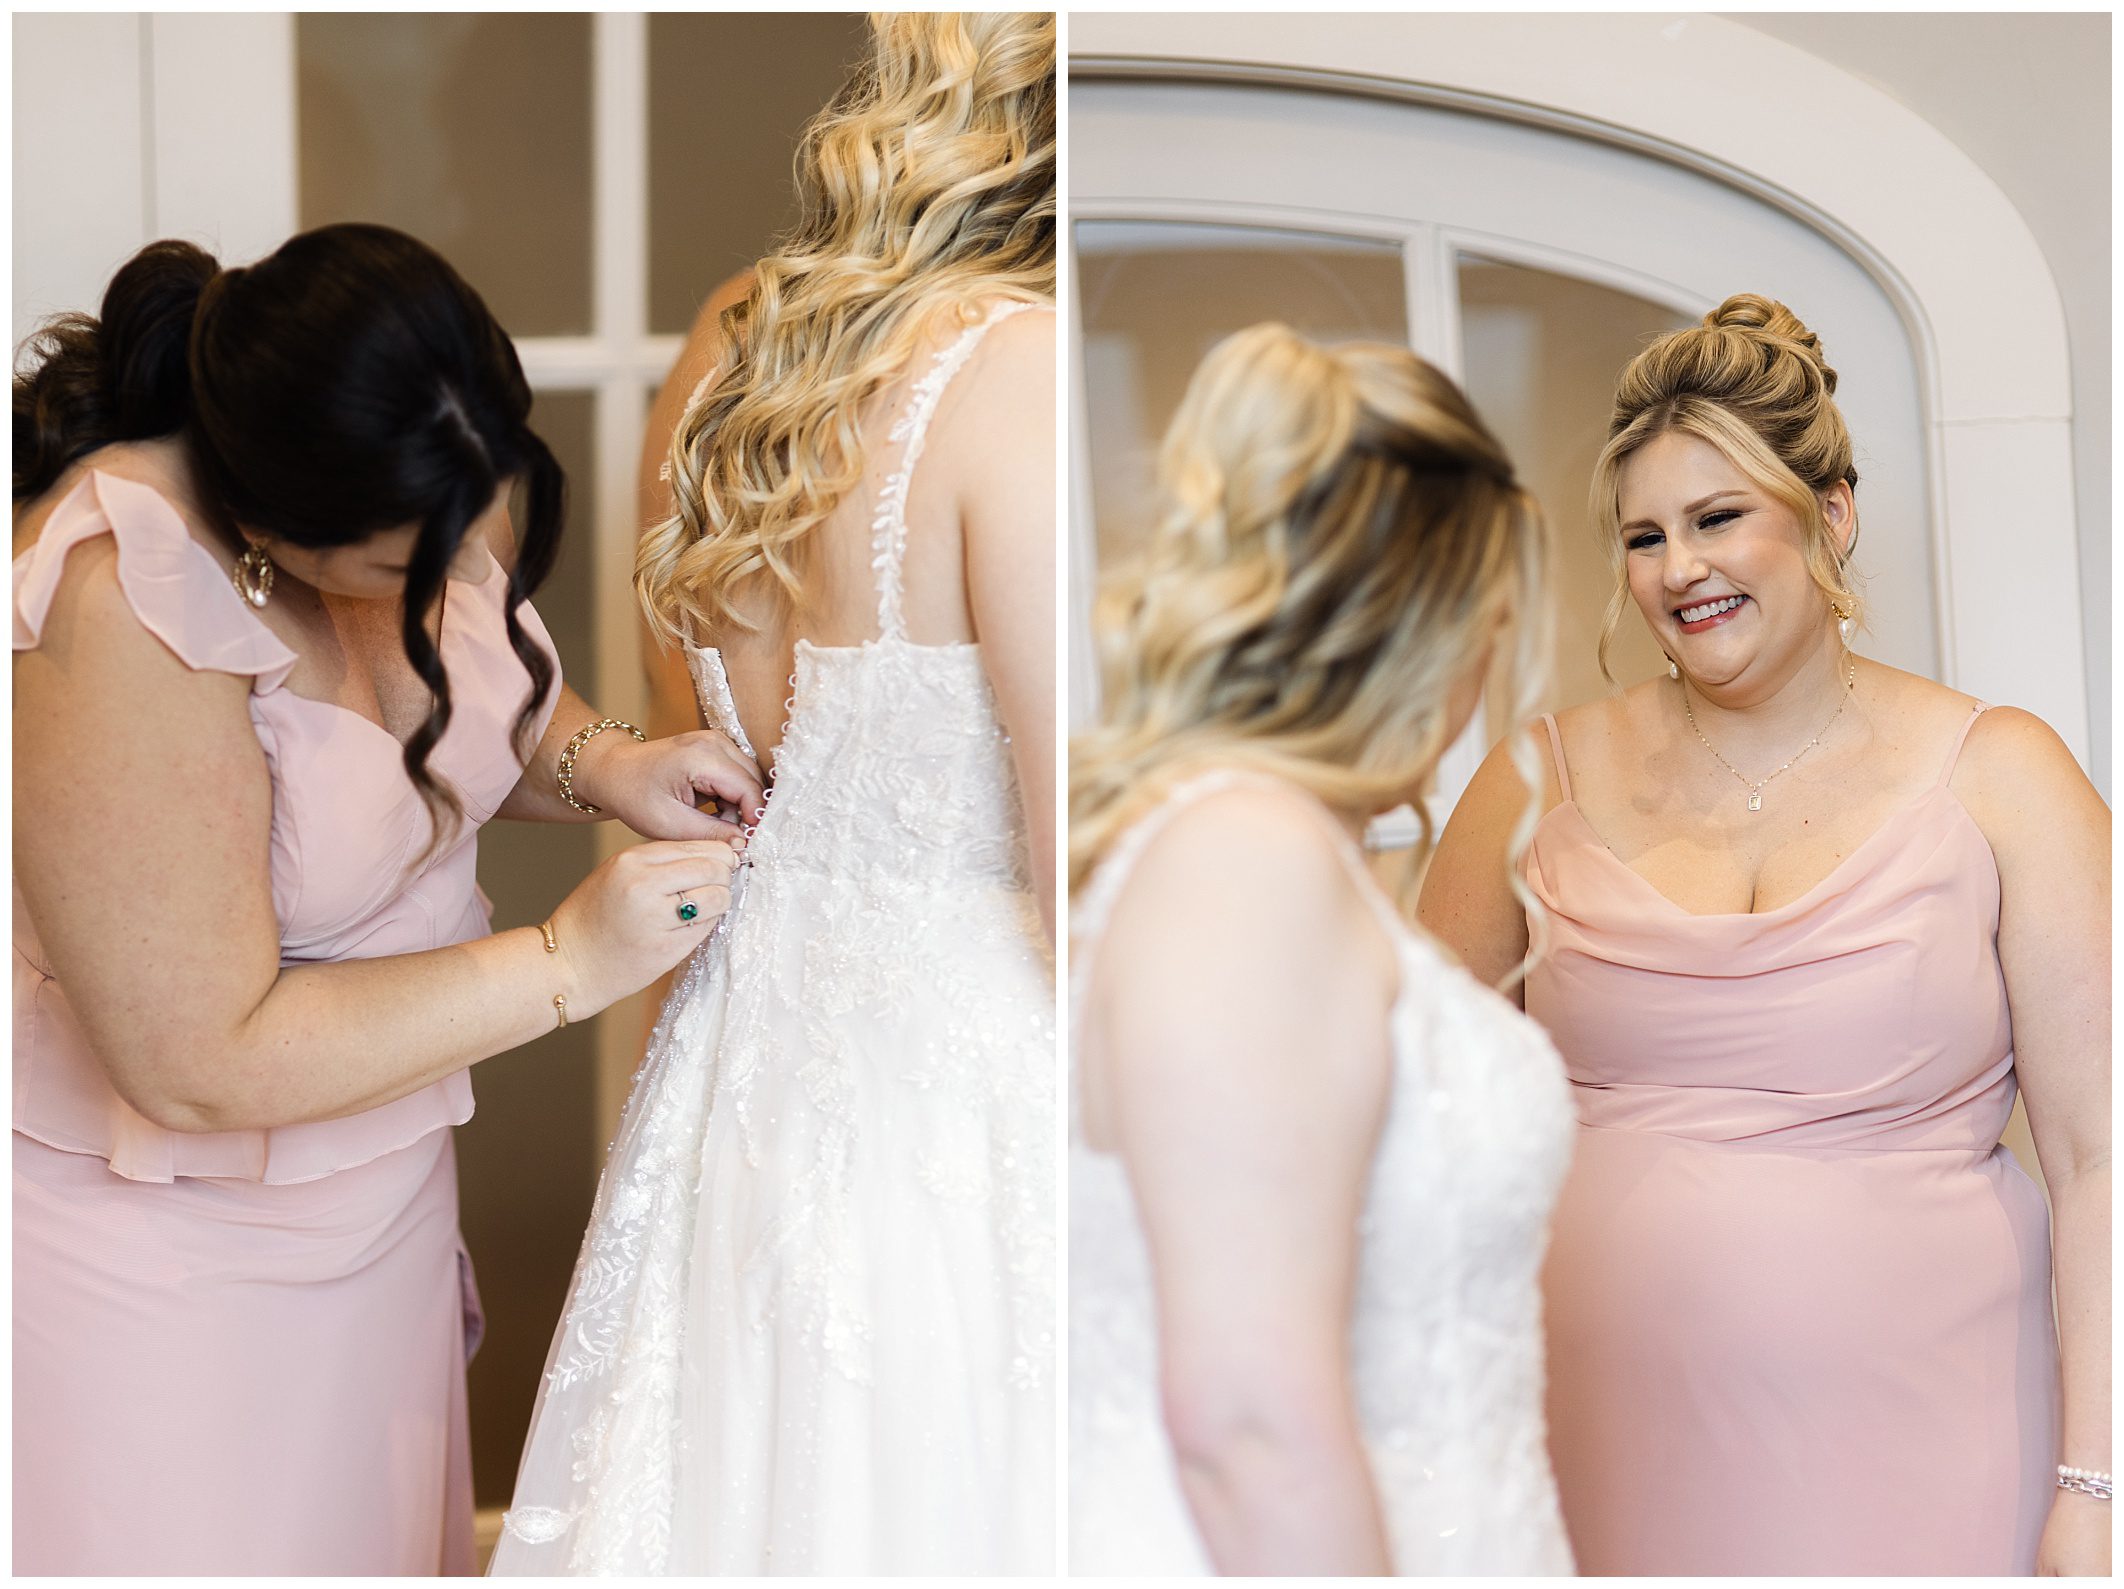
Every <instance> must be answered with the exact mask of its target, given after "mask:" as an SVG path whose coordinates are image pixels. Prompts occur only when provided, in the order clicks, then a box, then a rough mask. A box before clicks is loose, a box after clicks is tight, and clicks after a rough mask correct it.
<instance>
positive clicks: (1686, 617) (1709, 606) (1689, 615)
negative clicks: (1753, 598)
mask: <svg viewBox="0 0 2124 1589" xmlns="http://www.w3.org/2000/svg"><path fill="white" fill-rule="evenodd" d="M1747 599H1748V598H1747V597H1746V596H1727V597H1725V598H1724V599H1723V600H1720V601H1707V602H1705V603H1704V604H1703V605H1702V606H1701V607H1684V608H1682V609H1681V613H1680V617H1681V621H1682V622H1683V623H1702V622H1703V621H1704V620H1705V619H1706V618H1715V617H1717V616H1718V615H1719V614H1720V613H1722V612H1731V611H1732V610H1733V609H1734V608H1736V607H1738V606H1739V605H1740V604H1741V603H1742V602H1744V601H1746V600H1747Z"/></svg>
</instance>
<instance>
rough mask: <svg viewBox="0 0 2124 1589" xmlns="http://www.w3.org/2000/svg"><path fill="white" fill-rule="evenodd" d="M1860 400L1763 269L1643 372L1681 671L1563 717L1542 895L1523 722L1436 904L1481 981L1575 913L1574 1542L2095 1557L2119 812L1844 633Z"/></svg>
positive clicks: (1556, 1443) (1616, 1561)
mask: <svg viewBox="0 0 2124 1589" xmlns="http://www.w3.org/2000/svg"><path fill="white" fill-rule="evenodd" d="M1835 393H1836V372H1835V371H1834V369H1832V368H1831V367H1830V365H1829V363H1828V361H1827V358H1826V357H1825V356H1824V353H1823V350H1822V346H1821V343H1820V341H1819V340H1818V339H1817V338H1816V337H1815V336H1814V335H1813V334H1812V333H1811V332H1810V331H1808V329H1807V328H1806V327H1805V326H1804V325H1802V324H1801V323H1800V321H1799V320H1798V318H1797V317H1795V316H1794V315H1793V313H1792V312H1791V311H1790V310H1789V309H1787V308H1785V307H1784V306H1783V305H1782V304H1778V303H1773V302H1771V301H1769V300H1767V299H1764V298H1760V297H1755V296H1751V295H1743V296H1740V297H1735V298H1731V299H1728V300H1727V301H1726V302H1725V303H1723V304H1721V305H1720V306H1719V307H1718V309H1716V310H1715V311H1713V312H1712V313H1711V314H1709V315H1707V316H1706V317H1705V319H1704V321H1703V323H1702V325H1700V326H1696V327H1692V328H1689V329H1687V330H1682V331H1676V332H1673V333H1670V334H1669V335H1666V336H1664V337H1661V338H1660V339H1659V340H1657V341H1656V342H1654V343H1652V344H1651V345H1650V346H1649V347H1647V348H1646V349H1645V350H1644V351H1643V352H1642V353H1640V354H1639V355H1638V356H1637V357H1636V358H1635V359H1634V360H1633V361H1632V362H1631V363H1630V365H1629V366H1628V368H1626V369H1625V370H1624V371H1623V373H1622V378H1621V380H1620V382H1619V383H1618V385H1617V389H1616V398H1615V412H1614V417H1613V419H1612V421H1611V422H1610V425H1609V440H1608V443H1607V446H1606V448H1605V450H1604V451H1603V452H1602V453H1601V455H1600V459H1599V463H1598V466H1597V468H1596V470H1595V474H1594V483H1593V503H1592V507H1593V512H1592V517H1593V520H1594V523H1595V526H1596V528H1597V532H1598V533H1599V535H1600V536H1601V537H1602V540H1603V543H1604V544H1605V545H1606V547H1607V548H1608V551H1609V554H1610V556H1611V558H1612V559H1613V562H1614V566H1615V577H1616V588H1615V600H1614V605H1613V609H1612V611H1611V614H1610V617H1611V631H1612V627H1613V623H1614V622H1615V621H1619V620H1620V619H1621V617H1622V616H1623V615H1624V614H1625V613H1626V612H1628V611H1629V610H1630V609H1632V608H1635V609H1636V612H1637V615H1638V617H1639V619H1640V620H1641V621H1642V622H1643V623H1644V624H1645V626H1646V627H1647V628H1648V629H1649V630H1650V631H1651V633H1652V636H1653V638H1654V639H1655V640H1656V641H1657V642H1658V644H1659V645H1660V647H1661V648H1662V650H1664V652H1665V653H1666V655H1667V657H1668V658H1669V659H1670V662H1671V666H1670V668H1669V669H1668V670H1666V671H1665V672H1663V673H1661V674H1660V675H1658V676H1656V677H1654V678H1652V679H1651V680H1649V681H1647V682H1645V683H1642V684H1637V685H1635V686H1633V687H1631V688H1629V689H1625V690H1622V691H1621V692H1619V693H1617V694H1615V695H1613V696H1611V697H1610V698H1608V699H1605V700H1601V701H1596V702H1593V703H1591V704H1589V705H1585V706H1580V707H1578V708H1576V709H1574V710H1571V711H1567V712H1563V713H1561V714H1558V715H1556V716H1553V717H1549V718H1545V719H1543V730H1542V734H1543V737H1544V738H1545V739H1546V740H1547V742H1548V746H1549V752H1550V757H1549V765H1548V767H1547V769H1546V777H1545V779H1544V787H1543V791H1542V795H1541V803H1542V806H1543V808H1544V814H1543V815H1542V818H1541V821H1540V823H1539V825H1538V826H1537V827H1536V828H1535V830H1534V836H1533V842H1532V844H1531V845H1530V846H1529V847H1528V848H1527V849H1526V851H1525V854H1524V859H1523V861H1522V862H1521V863H1520V865H1519V867H1518V870H1519V872H1520V873H1521V874H1522V875H1523V879H1524V881H1525V882H1526V884H1527V885H1528V886H1529V887H1530V888H1531V891H1532V894H1533V897H1534V899H1535V901H1536V903H1537V905H1538V907H1539V909H1538V911H1530V910H1529V909H1528V908H1527V907H1526V906H1525V905H1524V903H1523V902H1522V900H1521V899H1520V898H1518V897H1517V896H1516V894H1515V893H1514V891H1513V890H1511V889H1509V888H1507V887H1506V886H1505V884H1504V882H1503V881H1501V880H1500V879H1499V878H1498V876H1497V875H1496V874H1497V872H1498V871H1499V868H1500V865H1501V864H1502V863H1503V862H1504V861H1505V860H1506V859H1507V858H1508V857H1509V856H1510V854H1511V852H1512V846H1513V835H1514V834H1515V832H1516V828H1517V824H1518V823H1519V822H1520V820H1521V819H1522V815H1523V807H1524V793H1523V791H1522V790H1521V789H1520V786H1519V784H1518V781H1517V778H1516V776H1515V774H1514V771H1513V769H1512V767H1511V766H1510V765H1509V764H1508V761H1507V758H1506V757H1505V756H1504V755H1503V754H1502V752H1500V753H1499V754H1496V755H1493V756H1492V757H1491V758H1490V762H1489V764H1488V765H1487V766H1486V767H1485V768H1484V769H1483V770H1482V772H1481V773H1480V774H1479V775H1478V776H1477V777H1476V779H1475V782H1474V784H1473V785H1472V786H1471V787H1470V788H1469V790H1468V793H1467V795H1466V797H1465V798H1464V799H1463V800H1462V802H1461V804H1460V806H1459V807H1458V809H1457V810H1456V811H1455V813H1454V815H1453V818H1452V821H1451V822H1450V824H1449V825H1448V827H1447V829H1446V833H1445V837H1444V839H1443V840H1442V841H1441V844H1440V848H1439V853H1438V856H1437V859H1436V862H1435V864H1434V865H1433V867H1432V869H1431V872H1430V875H1429V878H1428V879H1427V881H1426V883H1425V887H1424V894H1423V902H1422V908H1421V916H1422V919H1423V920H1424V921H1425V923H1426V924H1427V925H1429V926H1430V927H1431V929H1432V930H1433V931H1434V932H1436V933H1437V934H1438V935H1439V936H1440V937H1441V938H1444V939H1445V940H1447V941H1448V942H1450V943H1452V944H1453V945H1454V946H1455V947H1456V948H1458V949H1459V951H1460V952H1461V954H1462V955H1463V957H1464V958H1465V959H1466V960H1467V962H1468V964H1469V966H1470V967H1471V968H1472V969H1474V970H1475V971H1476V973H1477V974H1478V975H1488V976H1495V975H1497V974H1498V973H1500V972H1501V971H1502V970H1504V969H1505V968H1508V967H1510V966H1512V965H1515V964H1517V963H1518V961H1519V959H1520V958H1521V956H1522V955H1524V954H1525V953H1526V947H1527V943H1528V940H1529V933H1530V923H1532V922H1533V921H1534V920H1535V919H1536V917H1537V916H1538V917H1539V921H1540V926H1539V931H1540V932H1541V934H1542V935H1543V936H1544V937H1545V939H1546V941H1547V952H1546V954H1545V955H1544V956H1543V958H1542V959H1541V960H1540V961H1539V962H1538V963H1537V964H1536V965H1535V966H1534V967H1533V969H1532V971H1531V973H1530V974H1529V976H1528V978H1527V980H1526V983H1525V1004H1526V1009H1527V1012H1528V1013H1529V1014H1530V1015H1532V1016H1533V1017H1534V1018H1535V1019H1536V1020H1538V1021H1540V1022H1541V1023H1542V1025H1543V1026H1544V1027H1546V1028H1547V1029H1548V1031H1549V1034H1550V1035H1551V1036H1552V1037H1553V1038H1554V1039H1555V1042H1556V1044H1557V1046H1558V1048H1560V1049H1561V1050H1562V1052H1563V1055H1564V1060H1565V1063H1566V1065H1567V1066H1568V1067H1569V1070H1570V1076H1571V1081H1572V1083H1573V1089H1572V1090H1573V1092H1574V1094H1575V1096H1576V1100H1577V1106H1578V1113H1579V1118H1580V1121H1581V1127H1582V1129H1581V1130H1580V1132H1579V1135H1578V1145H1577V1150H1576V1153H1575V1155H1574V1157H1573V1162H1572V1170H1571V1176H1570V1179H1569V1181H1568V1183H1567V1185H1566V1187H1565V1191H1564V1195H1563V1199H1562V1201H1561V1203H1560V1204H1559V1206H1558V1212H1557V1220H1556V1227H1555V1232H1554V1237H1553V1241H1552V1244H1551V1248H1550V1258H1549V1263H1548V1268H1547V1272H1546V1275H1545V1291H1546V1305H1547V1320H1548V1330H1549V1430H1550V1438H1551V1442H1552V1445H1551V1449H1552V1451H1553V1453H1554V1456H1555V1460H1556V1473H1557V1482H1558V1485H1559V1487H1560V1489H1561V1492H1562V1496H1563V1506H1564V1515H1565V1519H1566V1521H1567V1523H1568V1525H1569V1528H1570V1533H1571V1542H1572V1546H1573V1548H1574V1549H1575V1551H1576V1552H1577V1556H1578V1562H1579V1566H1580V1568H1581V1570H1583V1571H1585V1572H1588V1573H1603V1574H1639V1573H1645V1574H1706V1575H1725V1574H1784V1573H1805V1574H1826V1573H1834V1574H1940V1575H1948V1574H1955V1575H1966V1574H2004V1573H2016V1574H2026V1573H2031V1572H2038V1571H2040V1572H2043V1573H2100V1574H2105V1575H2106V1574H2107V1572H2108V1570H2109V1544H2108V1527H2109V1503H2108V1500H2107V1484H2106V1480H2098V1479H2095V1478H2090V1477H2087V1476H2086V1475H2087V1474H2092V1473H2103V1474H2106V1472H2107V1471H2108V1468H2109V1195H2110V1194H2109V1184H2110V1182H2109V813H2108V811H2107V810H2106V809H2105V808H2104V807H2103V804H2102V801H2101V799H2100V798H2099V797H2098V796H2097V795H2096V793H2095V791H2094V789H2093V788H2092V787H2091V786H2090V784H2089V783H2088V780H2087V778H2086V776H2085V775H2084V774H2083V773H2082V772H2081V770H2080V768H2079V766H2078V765H2077V764H2076V763H2075V762H2074V760H2073V758H2072V756H2071V754H2070V752H2068V751H2067V749H2066V748H2065V746H2064V745H2063V743H2061V742H2060V740H2059V739H2058V737H2057V735H2056V734H2054V733H2052V732H2051V730H2050V729H2049V728H2048V727H2046V726H2045V725H2044V724H2043V723H2041V722H2039V721H2038V720H2037V719H2035V718H2034V717H2031V716H2030V715H2029V714H2028V713H2026V712H2023V711H2018V710H2016V709H2014V708H2012V707H2010V706H1991V707H1987V706H1985V705H1984V704H1982V703H1980V702H1978V701H1975V700H1972V699H1971V698H1970V697H1968V696H1966V695H1962V694H1960V693H1958V692H1956V691H1954V690H1950V689H1946V688H1944V687H1942V686H1941V685H1938V684H1935V683H1933V682H1932V681H1931V680H1929V679H1923V678H1919V677H1916V676H1915V675H1912V674H1909V673H1904V672H1901V671H1899V670H1897V669H1895V668H1891V667H1887V666H1885V665H1883V664H1881V663H1879V662H1875V661H1872V660H1870V659H1868V658H1865V657H1862V656H1860V655H1858V654H1857V652H1856V650H1855V649H1854V647H1855V646H1856V645H1857V644H1858V641H1859V636H1860V634H1861V632H1862V629H1861V626H1862V624H1863V620H1864V607H1863V603H1862V600H1861V583H1860V579H1859V576H1858V569H1857V565H1856V562H1855V557H1854V554H1855V551H1856V549H1857V546H1858V544H1859V541H1860V536H1859V529H1860V524H1861V518H1862V516H1861V514H1860V511H1859V507H1858V499H1857V495H1856V487H1857V484H1858V472H1857V470H1856V468H1855V467H1854V466H1853V462H1852V440H1851V437H1850V435H1849V434H1848V432H1847V431H1846V429H1845V426H1844V421H1843V417H1842V415H1841V414H1840V413H1839V412H1838V409H1837V405H1836V400H1835ZM2022 616H2023V617H2024V619H2025V620H2027V621H2042V617H2041V615H2037V614H2027V615H2022ZM2017 1092H2018V1093H2019V1094H2020V1095H2021V1096H2023V1097H2024V1098H2025V1099H2026V1102H2027V1106H2028V1117H2029V1123H2030V1125H2031V1127H2032V1128H2033V1132H2034V1137H2035V1143H2036V1148H2037V1151H2038V1153H2039V1154H2040V1156H2041V1159H2042V1167H2043V1172H2044V1177H2045V1179H2046V1180H2047V1182H2048V1183H2049V1192H2050V1208H2049V1209H2048V1210H2046V1209H2045V1207H2044V1198H2043V1193H2042V1192H2041V1191H2040V1190H2038V1189H2037V1187H2036V1185H2035V1184H2034V1182H2032V1181H2031V1180H2030V1179H2029V1178H2028V1177H2027V1176H2026V1175H2025V1174H2023V1173H2022V1171H2021V1170H2020V1169H2019V1168H2018V1167H2017V1166H2016V1164H2015V1162H2014V1159H2013V1156H2012V1154H2011V1153H2010V1152H2009V1151H2008V1150H2007V1149H2006V1148H2005V1147H2003V1146H2002V1145H2001V1144H2000V1140H1999V1138H2000V1133H2001V1132H2002V1131H2003V1130H2004V1128H2005V1126H2006V1123H2007V1116H2008V1114H2009V1112H2010V1111H2011V1109H2012V1107H2013V1102H2014V1098H2015V1095H2016V1093H2017ZM2053 1270H2055V1276H2056V1316H2055V1322H2054V1321H2053V1311H2052V1274H2053ZM2061 1343H2062V1347H2063V1352H2062V1361H2063V1374H2062V1379H2061V1376H2060V1345H2061Z"/></svg>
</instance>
